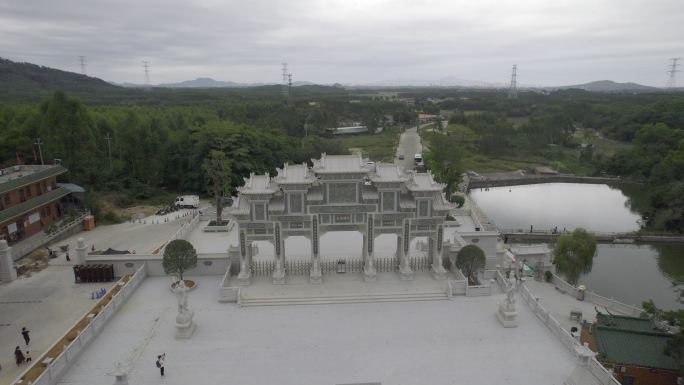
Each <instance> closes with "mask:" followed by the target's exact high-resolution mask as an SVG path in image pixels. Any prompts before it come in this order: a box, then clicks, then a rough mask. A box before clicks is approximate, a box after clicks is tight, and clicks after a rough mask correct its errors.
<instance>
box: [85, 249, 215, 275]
mask: <svg viewBox="0 0 684 385" xmlns="http://www.w3.org/2000/svg"><path fill="white" fill-rule="evenodd" d="M163 259H164V258H163V256H162V255H160V254H124V255H89V256H86V264H89V265H92V264H100V263H104V264H111V265H114V276H115V277H123V276H124V275H126V274H130V273H132V272H134V271H136V270H137V269H138V268H139V267H140V266H142V265H143V264H144V265H145V266H146V273H147V275H149V276H152V277H156V276H164V275H167V274H166V272H164V266H163V264H162V261H163ZM227 269H228V255H227V254H221V253H217V254H198V255H197V267H195V268H193V269H190V270H188V271H187V272H185V273H183V275H223V274H224V273H225V272H226V270H227Z"/></svg>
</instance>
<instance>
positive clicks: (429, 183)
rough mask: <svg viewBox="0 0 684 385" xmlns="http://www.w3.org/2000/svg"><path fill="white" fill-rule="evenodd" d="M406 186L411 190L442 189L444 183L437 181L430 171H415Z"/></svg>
mask: <svg viewBox="0 0 684 385" xmlns="http://www.w3.org/2000/svg"><path fill="white" fill-rule="evenodd" d="M406 187H407V188H408V189H409V190H411V191H442V189H443V188H444V185H442V184H441V183H437V182H435V180H434V179H433V178H432V174H430V173H415V174H413V175H412V176H411V179H410V180H409V181H408V184H407V185H406Z"/></svg>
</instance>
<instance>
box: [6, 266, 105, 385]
mask: <svg viewBox="0 0 684 385" xmlns="http://www.w3.org/2000/svg"><path fill="white" fill-rule="evenodd" d="M72 266H73V262H66V260H65V258H64V256H63V255H62V256H60V257H58V258H56V259H53V260H51V261H50V266H49V267H48V268H47V269H45V270H43V271H40V272H37V273H33V274H32V275H31V276H30V277H23V278H19V279H17V280H15V281H13V282H11V283H6V284H3V285H0V346H1V347H2V351H0V365H2V370H1V371H0V384H9V383H10V382H11V381H12V380H14V379H15V378H16V377H18V376H19V374H21V372H23V371H24V370H25V369H26V368H27V367H26V366H21V367H17V366H16V364H15V363H14V354H13V352H14V347H15V346H20V347H21V348H22V349H23V350H24V351H26V350H27V349H28V350H30V351H31V355H32V356H33V358H34V359H36V358H38V357H40V355H41V354H43V353H45V351H46V350H47V349H48V347H50V346H51V345H52V344H53V343H54V342H55V341H56V340H57V339H58V338H59V337H61V336H62V335H63V334H64V333H65V332H66V331H67V330H69V328H70V327H71V326H73V324H74V323H75V322H76V321H78V320H79V319H80V318H81V317H82V316H83V314H85V312H86V311H88V309H90V307H91V306H93V300H91V299H90V295H91V293H92V292H93V291H96V290H99V289H100V288H102V287H104V288H107V289H109V288H110V287H111V286H112V284H113V283H110V282H104V283H82V284H75V283H74V273H73V270H72V268H71V267H72ZM24 326H26V328H28V329H29V330H30V331H31V333H30V335H31V344H30V346H29V347H26V345H25V344H24V340H23V338H22V337H21V328H22V327H24Z"/></svg>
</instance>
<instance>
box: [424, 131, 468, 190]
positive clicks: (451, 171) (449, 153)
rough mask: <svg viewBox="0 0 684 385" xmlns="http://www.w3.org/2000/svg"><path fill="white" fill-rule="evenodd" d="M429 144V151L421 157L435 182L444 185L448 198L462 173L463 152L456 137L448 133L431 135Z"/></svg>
mask: <svg viewBox="0 0 684 385" xmlns="http://www.w3.org/2000/svg"><path fill="white" fill-rule="evenodd" d="M429 143H430V144H429V150H428V151H427V152H426V153H424V154H423V156H424V157H425V160H426V161H427V165H428V167H429V168H430V169H431V170H432V171H433V172H434V173H435V177H436V178H437V180H438V181H439V182H442V183H444V184H446V194H447V197H450V196H451V193H452V192H453V191H454V189H455V188H456V185H457V184H458V182H459V181H460V180H461V174H462V173H463V165H462V161H461V159H462V158H463V151H462V150H461V146H460V144H459V143H458V141H457V140H456V137H455V136H454V135H449V134H448V133H447V134H438V133H434V134H432V135H431V136H430V140H429Z"/></svg>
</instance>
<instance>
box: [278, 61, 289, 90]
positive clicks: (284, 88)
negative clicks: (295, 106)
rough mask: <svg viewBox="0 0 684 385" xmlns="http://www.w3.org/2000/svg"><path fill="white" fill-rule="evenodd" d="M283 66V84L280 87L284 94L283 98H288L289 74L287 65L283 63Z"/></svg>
mask: <svg viewBox="0 0 684 385" xmlns="http://www.w3.org/2000/svg"><path fill="white" fill-rule="evenodd" d="M282 65H283V82H282V83H281V86H280V92H281V93H282V94H283V97H285V98H287V80H288V78H289V77H288V72H287V63H282Z"/></svg>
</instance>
